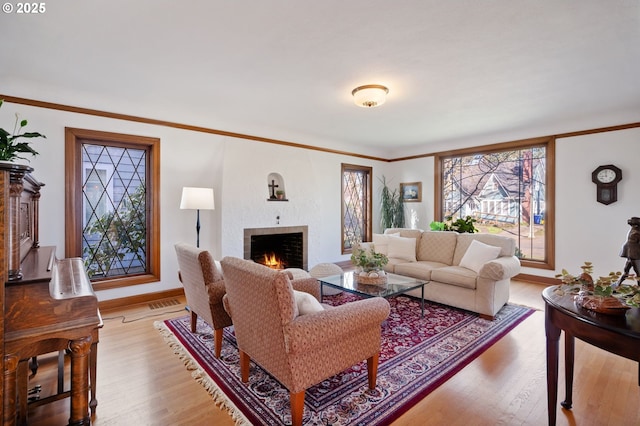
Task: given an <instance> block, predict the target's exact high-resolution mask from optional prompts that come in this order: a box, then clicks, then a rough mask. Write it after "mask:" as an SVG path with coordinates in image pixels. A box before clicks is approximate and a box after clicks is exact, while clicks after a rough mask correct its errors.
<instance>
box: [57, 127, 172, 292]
mask: <svg viewBox="0 0 640 426" xmlns="http://www.w3.org/2000/svg"><path fill="white" fill-rule="evenodd" d="M83 143H92V144H96V145H105V146H114V147H122V148H133V149H144V150H146V151H147V154H148V155H147V163H146V175H145V176H146V209H147V214H146V219H147V242H148V247H149V252H148V253H147V259H146V260H147V272H146V273H142V274H134V275H131V276H119V277H114V278H101V279H100V280H96V281H94V282H93V281H92V285H93V288H94V289H95V290H107V289H112V288H119V287H127V286H132V285H138V284H146V283H150V282H157V281H160V242H161V240H160V139H158V138H152V137H147V136H137V135H127V134H120V133H112V132H102V131H97V130H87V129H77V128H70V127H65V231H66V232H65V257H82V228H83V218H84V211H83V208H82V201H83V196H82V182H83V175H84V164H85V163H84V162H83V159H82V144H83Z"/></svg>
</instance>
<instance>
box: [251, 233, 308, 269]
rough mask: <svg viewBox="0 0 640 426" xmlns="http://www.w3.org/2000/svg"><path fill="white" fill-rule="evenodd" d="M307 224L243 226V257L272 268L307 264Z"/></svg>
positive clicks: (301, 266)
mask: <svg viewBox="0 0 640 426" xmlns="http://www.w3.org/2000/svg"><path fill="white" fill-rule="evenodd" d="M307 230H308V229H307V226H277V227H271V228H245V230H244V258H245V259H248V260H253V261H254V262H257V263H261V264H263V265H267V266H269V267H270V268H273V269H285V268H300V269H304V270H305V271H306V270H307V269H308V265H307V247H308V242H307Z"/></svg>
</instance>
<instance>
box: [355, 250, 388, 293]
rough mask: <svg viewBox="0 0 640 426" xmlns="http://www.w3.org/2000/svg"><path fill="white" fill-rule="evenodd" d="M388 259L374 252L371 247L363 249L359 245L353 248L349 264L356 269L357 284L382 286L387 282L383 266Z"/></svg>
mask: <svg viewBox="0 0 640 426" xmlns="http://www.w3.org/2000/svg"><path fill="white" fill-rule="evenodd" d="M388 262H389V258H388V257H387V256H386V255H384V254H382V253H377V252H376V251H375V250H374V247H373V245H369V246H368V247H365V248H363V247H362V245H360V243H358V244H356V245H355V246H354V247H353V252H352V253H351V263H353V264H354V265H355V266H356V267H357V271H356V272H357V274H356V281H357V282H358V283H359V284H374V285H382V284H385V283H386V282H387V274H386V272H384V269H382V268H384V266H385V265H386V264H387V263H388Z"/></svg>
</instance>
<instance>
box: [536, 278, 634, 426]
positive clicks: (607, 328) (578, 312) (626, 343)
mask: <svg viewBox="0 0 640 426" xmlns="http://www.w3.org/2000/svg"><path fill="white" fill-rule="evenodd" d="M556 288H557V287H556V286H553V287H548V288H546V289H545V290H544V291H543V292H542V298H543V299H544V303H545V331H546V335H547V408H548V411H549V425H550V426H552V425H555V424H556V408H557V407H556V404H557V398H558V350H559V341H560V332H561V331H562V330H564V332H565V336H564V337H565V373H566V374H565V383H566V397H565V399H564V401H562V403H561V405H562V406H563V407H564V408H566V409H570V408H571V404H572V398H573V394H572V392H573V357H574V349H575V347H574V343H575V341H574V339H575V338H576V337H577V338H578V339H580V340H582V341H584V342H587V343H589V344H591V345H594V346H597V347H599V348H601V349H604V350H606V351H609V352H611V353H614V354H617V355H620V356H623V357H625V358H628V359H632V360H634V361H637V362H639V363H640V309H639V308H633V309H629V310H628V311H627V313H626V315H624V316H623V315H604V314H598V313H595V312H593V311H589V310H587V309H583V308H580V307H578V306H577V305H576V302H575V301H574V296H573V295H569V294H565V295H561V294H557V293H555V292H554V290H555V289H556ZM639 367H640V364H639ZM638 385H639V386H640V369H639V371H638Z"/></svg>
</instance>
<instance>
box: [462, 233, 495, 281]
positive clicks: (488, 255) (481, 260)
mask: <svg viewBox="0 0 640 426" xmlns="http://www.w3.org/2000/svg"><path fill="white" fill-rule="evenodd" d="M500 250H501V249H500V247H495V246H490V245H488V244H484V243H481V242H480V241H478V240H473V241H471V244H470V245H469V248H467V251H466V252H465V253H464V256H462V259H461V260H460V266H462V267H463V268H467V269H471V270H472V271H475V272H476V273H478V272H480V268H482V265H484V264H485V263H487V262H489V261H490V260H494V259H497V258H498V255H500Z"/></svg>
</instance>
